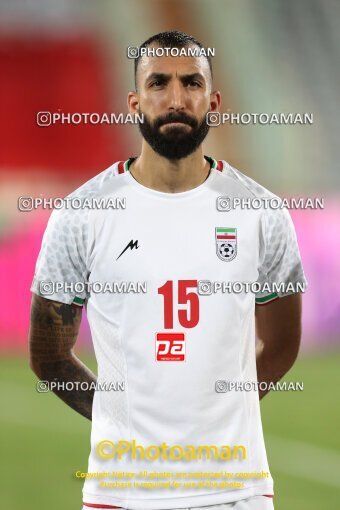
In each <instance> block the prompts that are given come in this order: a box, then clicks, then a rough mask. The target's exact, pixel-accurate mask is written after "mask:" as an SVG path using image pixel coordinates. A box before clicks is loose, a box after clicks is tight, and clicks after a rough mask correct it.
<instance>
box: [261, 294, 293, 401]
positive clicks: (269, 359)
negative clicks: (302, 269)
mask: <svg viewBox="0 0 340 510" xmlns="http://www.w3.org/2000/svg"><path fill="white" fill-rule="evenodd" d="M301 309H302V296H301V294H299V293H296V294H291V295H289V296H285V297H281V298H279V299H275V300H274V301H272V302H270V303H268V304H266V305H256V307H255V320H256V332H257V337H258V343H257V346H256V365H257V379H258V381H259V382H262V381H264V382H266V383H270V382H273V383H276V382H277V381H279V380H280V379H281V378H282V377H283V376H284V375H285V374H286V373H287V372H288V370H290V368H291V367H292V366H293V364H294V362H295V360H296V358H297V355H298V352H299V347H300V339H301ZM268 391H269V390H268V389H267V390H263V391H260V390H259V397H260V399H261V398H263V397H264V396H265V395H266V394H267V393H268Z"/></svg>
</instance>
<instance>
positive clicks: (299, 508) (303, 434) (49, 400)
mask: <svg viewBox="0 0 340 510" xmlns="http://www.w3.org/2000/svg"><path fill="white" fill-rule="evenodd" d="M82 359H83V360H84V362H85V363H86V364H87V365H88V366H90V367H91V368H92V369H93V368H94V366H95V363H94V360H93V358H82ZM339 363H340V353H339V352H332V353H328V354H320V355H318V356H309V357H305V358H301V359H299V361H298V362H297V363H296V365H295V366H294V368H293V369H292V370H291V372H290V373H289V374H288V375H287V376H286V378H285V379H286V380H287V381H303V383H304V391H303V392H286V393H284V392H276V393H271V394H269V395H268V396H266V397H265V399H264V400H263V401H262V403H261V408H262V420H263V427H264V433H265V439H266V445H267V453H268V457H269V464H270V468H271V472H272V475H273V477H274V481H275V509H276V510H320V508H325V509H327V510H328V509H333V508H337V507H338V504H339V500H340V462H339V459H340V435H339V424H340V406H339V404H338V402H339V397H338V388H339V387H340V370H339ZM0 374H1V375H0V381H1V386H0V388H1V390H0V391H1V404H2V410H1V419H0V423H1V432H0V433H1V440H2V441H1V442H2V446H1V460H2V462H1V472H0V476H1V482H2V491H1V507H2V508H4V509H6V510H20V509H22V508H25V510H45V509H48V510H60V509H61V508H62V509H65V510H80V509H81V501H82V498H81V496H82V494H81V490H82V485H83V482H82V481H81V480H77V479H76V478H75V476H74V473H75V471H76V470H78V469H80V470H82V471H86V470H87V458H88V453H89V446H90V426H91V424H90V422H88V421H87V420H86V419H85V418H82V417H81V416H79V415H77V414H76V413H75V412H73V411H72V410H71V409H69V408H68V407H67V406H66V405H65V404H64V403H63V402H62V401H60V400H59V399H58V398H57V397H55V396H54V395H53V394H52V393H45V394H39V393H37V392H36V391H35V383H36V377H35V376H34V374H33V373H32V372H31V371H30V369H29V367H28V363H27V361H26V360H24V359H19V358H9V357H8V358H6V359H2V360H1V361H0Z"/></svg>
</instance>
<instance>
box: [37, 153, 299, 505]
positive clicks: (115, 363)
mask: <svg viewBox="0 0 340 510" xmlns="http://www.w3.org/2000/svg"><path fill="white" fill-rule="evenodd" d="M206 159H207V160H208V161H209V162H210V164H211V170H210V174H209V176H208V178H207V179H206V180H205V181H204V182H203V183H202V184H201V185H200V186H198V187H196V188H194V189H191V190H189V191H184V192H180V193H164V192H160V191H156V190H153V189H150V188H147V187H145V186H143V185H142V184H140V183H139V182H137V181H136V180H135V179H134V177H133V176H132V175H131V173H130V172H129V165H130V163H131V161H132V160H133V158H130V159H129V160H128V161H126V162H118V163H115V164H114V165H112V166H111V167H110V168H108V169H107V170H105V171H104V172H102V173H100V174H99V175H97V176H96V177H94V178H93V179H91V180H90V181H88V182H87V183H85V184H84V185H83V186H81V187H80V188H79V189H78V190H76V191H75V192H74V193H72V194H71V195H69V197H68V198H69V199H72V198H77V199H79V202H81V203H82V204H83V205H84V207H82V208H77V209H71V208H66V207H65V208H63V209H61V210H55V211H53V213H52V215H51V218H50V220H49V223H48V226H47V229H46V232H45V234H44V238H43V243H42V248H41V251H40V254H39V258H38V261H37V266H36V271H35V275H34V280H33V283H32V287H31V290H32V291H33V292H35V293H37V294H39V295H42V296H43V297H46V298H47V299H52V300H55V301H59V302H62V303H66V304H72V303H73V304H76V305H79V306H82V304H84V305H85V307H86V313H87V317H88V321H89V324H90V328H91V334H92V339H93V344H94V349H95V354H96V359H97V363H98V380H99V381H106V382H110V381H113V382H123V383H124V389H123V390H120V391H116V390H115V389H111V390H108V391H99V390H96V392H95V396H94V401H93V410H92V433H91V453H90V457H89V467H88V471H89V472H92V473H100V472H102V473H103V472H105V473H107V476H106V477H105V476H104V475H102V476H103V478H99V477H94V478H88V479H86V481H85V484H84V489H83V500H84V502H86V503H91V504H97V505H99V504H102V505H116V506H120V507H123V508H127V509H136V510H138V509H140V510H148V509H158V510H159V509H171V508H181V507H182V508H187V507H196V506H208V505H216V504H219V503H228V502H233V501H237V500H240V499H245V498H248V497H251V496H256V495H264V494H268V495H271V494H273V481H272V478H271V475H270V472H269V468H268V463H267V457H266V450H265V445H264V440H263V433H262V424H261V417H260V406H259V397H258V391H257V388H256V387H255V389H253V390H252V391H235V390H233V389H230V387H229V384H230V383H234V384H238V383H245V382H255V381H257V375H256V359H255V303H256V302H257V303H258V304H263V303H267V302H269V301H271V300H273V299H278V298H280V297H281V296H283V295H286V294H289V293H292V292H294V290H288V291H285V290H284V289H283V290H282V291H280V290H279V291H277V290H275V291H272V290H270V289H269V287H270V286H272V285H274V284H278V285H279V284H282V283H283V284H288V283H293V284H298V283H299V284H302V285H305V284H306V281H305V277H304V273H303V269H302V266H301V261H300V255H299V249H298V245H297V240H296V235H295V231H294V227H293V223H292V221H291V218H290V215H289V213H288V212H287V210H286V209H284V208H276V209H273V208H268V207H260V208H256V209H251V208H241V207H238V208H230V207H228V204H229V203H230V201H231V200H233V199H234V198H238V199H254V198H261V199H262V198H270V197H275V195H273V194H271V193H270V192H269V191H267V190H266V189H265V188H263V187H262V186H260V185H259V184H257V183H256V182H254V181H253V180H252V179H250V178H248V177H246V176H245V175H243V174H242V173H240V172H239V171H237V170H235V169H234V168H232V167H231V166H230V165H229V164H228V163H227V162H225V161H216V160H214V159H213V158H209V157H206ZM90 199H91V200H92V199H98V200H99V202H100V201H101V202H100V203H101V204H104V203H105V204H106V205H109V206H108V207H102V208H98V207H93V206H92V205H91V206H89V200H90ZM117 200H118V201H120V202H119V203H120V205H121V207H116V206H114V207H112V204H113V203H114V204H116V205H117ZM97 203H98V202H97ZM42 282H43V287H42ZM44 282H52V283H53V284H56V283H58V282H65V283H67V285H66V286H65V288H63V289H60V288H58V289H55V291H54V290H52V291H50V293H49V294H46V293H45V292H44V291H42V288H45V287H44V285H45V283H44ZM234 282H248V283H251V282H257V283H258V287H260V286H265V285H264V284H267V289H266V290H264V291H263V290H262V287H261V290H258V287H257V288H256V289H257V290H258V292H257V293H256V294H254V292H253V289H252V290H249V289H244V288H243V287H242V288H241V290H240V286H238V287H237V288H234V289H233V288H231V287H230V284H231V283H234ZM76 284H78V287H77V285H76ZM81 284H82V285H81ZM105 284H107V285H106V286H105ZM77 288H78V290H79V291H78V292H77ZM295 292H296V291H295ZM228 390H229V391H228ZM119 441H124V443H121V445H123V447H122V448H123V450H124V451H123V453H121V455H120V457H121V458H118V457H119V455H118V452H119V451H120V450H119V448H120V446H119ZM103 442H104V443H103ZM105 442H106V443H105ZM164 443H166V444H165V445H164ZM98 445H99V446H98ZM136 447H141V448H136ZM174 447H175V448H174ZM125 450H126V451H125ZM221 452H224V453H223V454H222V456H221V455H220V454H221ZM117 472H125V473H127V472H129V473H135V475H130V477H129V478H115V476H116V475H115V473H117ZM110 473H111V477H110V476H109V474H110ZM152 473H154V474H153V475H152ZM178 473H183V474H182V475H180V474H178ZM214 473H215V475H214ZM98 476H99V475H98ZM117 482H120V484H121V486H118V485H117ZM122 482H125V483H126V486H124V485H123V484H122ZM127 482H129V483H127ZM146 482H149V485H147V484H146ZM151 482H152V483H151ZM222 482H224V485H223V483H222ZM143 483H144V485H143ZM152 484H154V485H152Z"/></svg>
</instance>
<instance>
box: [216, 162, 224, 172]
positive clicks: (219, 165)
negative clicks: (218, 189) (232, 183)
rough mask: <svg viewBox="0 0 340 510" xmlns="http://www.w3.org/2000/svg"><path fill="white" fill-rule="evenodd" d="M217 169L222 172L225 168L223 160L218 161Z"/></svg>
mask: <svg viewBox="0 0 340 510" xmlns="http://www.w3.org/2000/svg"><path fill="white" fill-rule="evenodd" d="M216 170H219V171H220V172H222V170H223V161H217V165H216Z"/></svg>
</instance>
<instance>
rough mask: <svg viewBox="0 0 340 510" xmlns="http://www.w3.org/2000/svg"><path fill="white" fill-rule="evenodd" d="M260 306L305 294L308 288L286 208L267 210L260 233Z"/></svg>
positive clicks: (256, 299)
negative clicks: (280, 298) (286, 297)
mask: <svg viewBox="0 0 340 510" xmlns="http://www.w3.org/2000/svg"><path fill="white" fill-rule="evenodd" d="M258 273H259V276H258V280H257V282H258V283H259V284H260V285H259V287H260V292H258V293H257V294H256V295H255V302H256V304H259V305H261V304H266V303H268V302H270V301H273V300H274V299H277V298H279V297H283V296H287V295H289V294H294V293H296V292H304V290H305V289H306V288H307V280H306V278H305V275H304V272H303V268H302V263H301V257H300V252H299V247H298V243H297V238H296V233H295V229H294V224H293V221H292V219H291V217H290V214H289V212H288V210H287V209H286V208H278V209H266V210H265V211H264V212H263V215H262V219H261V229H260V256H259V267H258Z"/></svg>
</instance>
